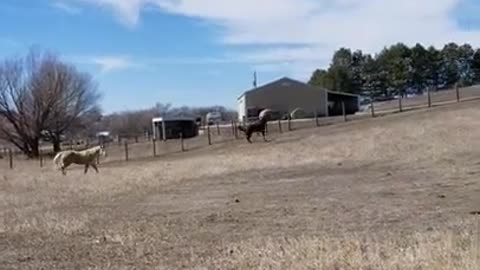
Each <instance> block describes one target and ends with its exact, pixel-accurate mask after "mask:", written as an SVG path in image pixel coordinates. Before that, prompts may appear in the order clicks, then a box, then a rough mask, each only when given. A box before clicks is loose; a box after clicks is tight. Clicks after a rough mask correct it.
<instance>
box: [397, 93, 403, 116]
mask: <svg viewBox="0 0 480 270" xmlns="http://www.w3.org/2000/svg"><path fill="white" fill-rule="evenodd" d="M398 111H399V112H403V106H402V95H400V96H399V97H398Z"/></svg>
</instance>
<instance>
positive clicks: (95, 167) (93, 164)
mask: <svg viewBox="0 0 480 270" xmlns="http://www.w3.org/2000/svg"><path fill="white" fill-rule="evenodd" d="M91 165H92V167H93V168H94V169H95V171H96V172H97V173H98V168H97V165H95V163H92V164H91Z"/></svg>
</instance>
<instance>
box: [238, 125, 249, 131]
mask: <svg viewBox="0 0 480 270" xmlns="http://www.w3.org/2000/svg"><path fill="white" fill-rule="evenodd" d="M238 129H239V130H240V131H243V132H247V129H246V128H245V127H244V126H238Z"/></svg>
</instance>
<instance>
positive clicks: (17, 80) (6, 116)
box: [0, 50, 54, 157]
mask: <svg viewBox="0 0 480 270" xmlns="http://www.w3.org/2000/svg"><path fill="white" fill-rule="evenodd" d="M51 61H54V57H53V56H51V55H49V54H38V53H36V52H35V51H33V50H32V51H30V53H29V54H28V55H27V57H25V58H20V57H18V58H12V59H8V60H5V61H4V62H3V63H1V65H0V117H2V120H3V122H4V124H3V125H2V126H0V136H1V137H2V138H3V139H5V140H6V141H8V142H10V143H12V144H13V145H15V146H16V147H17V148H19V149H20V150H21V151H23V152H24V153H25V154H27V155H28V156H30V157H36V156H38V153H39V151H38V146H39V140H40V137H41V131H42V129H43V127H44V124H45V122H46V121H47V118H48V115H49V112H50V108H51V106H52V105H53V103H54V98H53V97H54V93H53V91H44V90H43V89H39V88H35V87H34V84H32V82H33V81H34V80H35V79H34V78H38V72H37V71H38V69H39V68H40V66H42V65H43V64H48V63H50V62H51Z"/></svg>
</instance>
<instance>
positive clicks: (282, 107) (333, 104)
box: [238, 77, 360, 121]
mask: <svg viewBox="0 0 480 270" xmlns="http://www.w3.org/2000/svg"><path fill="white" fill-rule="evenodd" d="M342 102H343V103H344V104H345V111H346V113H347V114H354V113H355V112H357V111H358V110H359V108H360V104H359V103H360V98H359V96H357V95H352V94H348V93H340V92H334V91H330V90H327V89H324V88H321V87H316V86H312V85H309V84H306V83H303V82H300V81H296V80H293V79H290V78H287V77H284V78H281V79H279V80H276V81H273V82H270V83H268V84H265V85H263V86H260V87H257V88H254V89H252V90H249V91H246V92H245V93H243V94H242V95H241V96H240V97H239V98H238V117H239V120H240V121H243V120H244V119H251V118H255V117H257V116H258V113H259V112H260V111H261V110H263V109H265V108H270V109H272V111H273V112H274V114H273V117H274V118H275V119H278V118H285V117H286V116H287V115H288V114H290V115H291V116H292V117H293V118H302V117H313V116H314V115H315V112H316V113H317V115H318V116H319V117H322V116H335V115H341V114H342ZM292 113H293V115H292Z"/></svg>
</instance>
